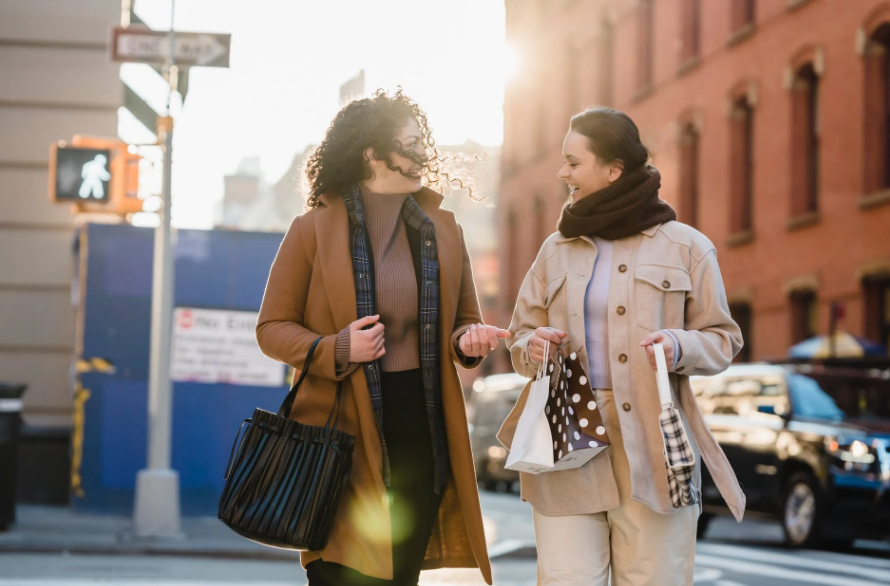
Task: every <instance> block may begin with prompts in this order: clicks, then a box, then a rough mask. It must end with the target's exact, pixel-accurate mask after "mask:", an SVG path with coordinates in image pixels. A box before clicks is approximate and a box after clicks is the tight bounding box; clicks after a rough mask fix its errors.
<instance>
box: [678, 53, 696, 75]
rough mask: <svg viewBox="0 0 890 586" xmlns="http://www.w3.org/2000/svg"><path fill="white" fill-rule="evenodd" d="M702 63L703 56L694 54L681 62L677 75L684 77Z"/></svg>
mask: <svg viewBox="0 0 890 586" xmlns="http://www.w3.org/2000/svg"><path fill="white" fill-rule="evenodd" d="M699 65H701V58H700V57H699V56H698V55H693V56H692V57H690V58H689V59H687V60H686V61H684V62H683V63H681V64H680V68H679V69H677V75H678V76H680V77H682V76H684V75H686V74H687V73H689V72H690V71H694V70H696V69H698V66H699Z"/></svg>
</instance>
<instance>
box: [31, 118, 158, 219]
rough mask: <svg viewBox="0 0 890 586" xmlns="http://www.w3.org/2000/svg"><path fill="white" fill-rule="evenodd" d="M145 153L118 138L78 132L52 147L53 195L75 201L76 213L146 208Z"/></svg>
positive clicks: (114, 212) (132, 210)
mask: <svg viewBox="0 0 890 586" xmlns="http://www.w3.org/2000/svg"><path fill="white" fill-rule="evenodd" d="M141 158H142V157H140V156H139V155H138V154H136V150H135V149H134V148H133V147H131V146H130V145H128V144H127V143H125V142H122V141H120V140H118V139H114V138H98V137H91V136H80V135H77V136H75V137H74V138H73V139H72V140H71V142H70V143H66V142H59V143H55V144H53V145H52V146H51V148H50V167H49V168H50V172H49V198H50V199H51V200H52V201H55V202H59V203H70V204H73V208H72V209H73V211H74V212H75V213H82V212H89V213H112V214H118V215H126V214H132V213H134V212H140V211H142V200H141V199H140V198H139V193H138V191H139V161H140V159H141Z"/></svg>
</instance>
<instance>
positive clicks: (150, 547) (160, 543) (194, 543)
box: [0, 505, 300, 560]
mask: <svg viewBox="0 0 890 586" xmlns="http://www.w3.org/2000/svg"><path fill="white" fill-rule="evenodd" d="M2 552H34V553H36V552H69V553H93V554H130V555H182V556H207V557H219V556H222V557H236V558H255V559H278V560H294V559H298V558H299V555H300V554H299V552H295V551H288V550H283V549H275V548H271V547H266V546H263V545H259V544H256V543H254V542H252V541H248V540H247V539H244V538H243V537H241V536H240V535H238V534H236V533H235V532H234V531H232V530H231V529H229V528H228V527H226V526H225V525H223V524H222V522H221V521H219V520H218V519H215V518H213V517H183V518H182V534H181V535H180V536H178V537H177V538H164V539H161V538H142V537H137V536H135V535H133V533H132V519H131V518H130V517H119V516H105V515H88V514H83V513H75V512H74V511H72V510H71V509H69V508H67V507H44V506H31V505H19V506H18V507H17V509H16V523H15V525H13V526H11V527H10V529H9V531H6V532H0V553H2Z"/></svg>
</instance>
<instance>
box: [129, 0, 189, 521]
mask: <svg viewBox="0 0 890 586" xmlns="http://www.w3.org/2000/svg"><path fill="white" fill-rule="evenodd" d="M175 3H176V2H175V0H173V2H172V3H171V11H172V10H174V9H175ZM174 47H175V37H174V32H173V15H172V14H171V16H170V61H169V62H168V64H167V79H168V82H169V84H170V91H169V93H168V95H167V117H168V121H167V124H165V125H163V129H162V130H159V131H158V139H159V141H162V142H163V144H164V188H163V194H162V199H163V204H162V206H161V210H160V220H161V222H160V225H159V226H158V227H157V228H156V229H155V246H154V267H153V275H152V279H153V283H152V301H151V354H150V361H149V379H148V468H147V469H145V470H140V471H139V473H138V475H137V477H136V503H135V509H134V514H133V525H134V532H135V533H136V535H138V536H145V537H177V536H179V535H180V511H179V475H178V474H177V473H176V471H175V470H172V469H171V468H170V437H171V430H172V425H171V420H172V404H173V401H172V394H173V393H172V390H173V389H172V387H171V385H170V346H171V344H172V338H171V327H172V323H173V275H174V273H173V244H172V230H171V228H170V216H171V213H170V212H171V208H172V199H173V195H172V187H173V172H172V171H173V122H172V118H170V100H171V98H172V95H173V92H174V91H175V90H176V79H177V75H178V71H177V68H176V65H175V51H174Z"/></svg>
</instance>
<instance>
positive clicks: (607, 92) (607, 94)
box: [599, 20, 615, 106]
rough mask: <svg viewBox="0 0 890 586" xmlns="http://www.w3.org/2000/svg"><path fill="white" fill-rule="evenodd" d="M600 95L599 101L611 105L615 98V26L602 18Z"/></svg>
mask: <svg viewBox="0 0 890 586" xmlns="http://www.w3.org/2000/svg"><path fill="white" fill-rule="evenodd" d="M599 59H600V76H601V77H600V96H599V98H600V99H599V101H600V103H601V104H603V105H605V106H611V105H612V103H613V102H614V100H615V96H614V85H615V27H614V26H613V25H612V23H611V22H609V21H608V20H603V26H602V32H601V35H600V54H599Z"/></svg>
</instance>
